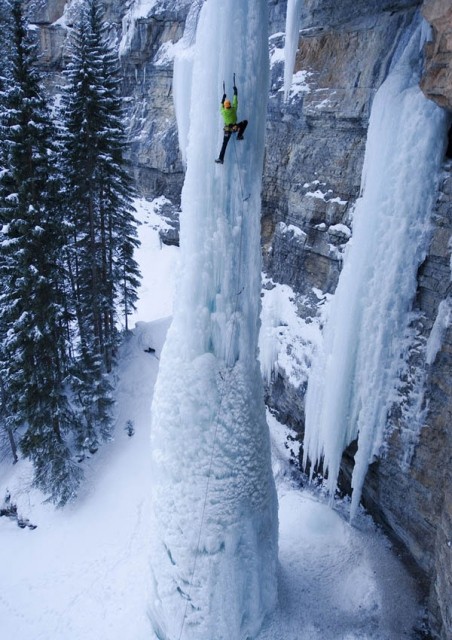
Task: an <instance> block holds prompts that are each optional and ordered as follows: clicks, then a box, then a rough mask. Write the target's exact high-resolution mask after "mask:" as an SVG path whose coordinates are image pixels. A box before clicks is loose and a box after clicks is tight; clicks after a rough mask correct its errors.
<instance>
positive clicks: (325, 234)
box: [27, 0, 452, 640]
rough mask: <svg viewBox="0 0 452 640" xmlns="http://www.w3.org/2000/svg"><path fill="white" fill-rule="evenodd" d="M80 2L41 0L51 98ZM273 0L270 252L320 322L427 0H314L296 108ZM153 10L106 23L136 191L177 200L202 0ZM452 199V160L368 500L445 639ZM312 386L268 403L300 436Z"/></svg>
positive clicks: (451, 447) (439, 97)
mask: <svg viewBox="0 0 452 640" xmlns="http://www.w3.org/2000/svg"><path fill="white" fill-rule="evenodd" d="M79 1H80V0H29V1H28V3H27V4H28V9H29V17H30V22H32V23H34V24H35V25H36V26H37V27H38V29H37V30H36V31H35V33H36V37H37V38H38V41H39V44H40V48H41V54H42V55H41V58H40V65H41V66H42V68H43V69H45V70H46V72H47V79H48V80H47V81H48V84H49V90H50V91H52V90H54V89H53V87H54V86H55V82H56V80H57V79H58V77H59V75H60V73H61V70H62V69H63V67H64V61H65V42H66V37H67V32H68V29H70V25H71V21H72V20H73V12H75V11H76V10H77V4H78V2H79ZM268 3H269V15H270V34H271V36H270V41H269V47H270V57H271V86H270V94H269V103H268V121H267V146H266V148H267V152H266V160H265V169H264V186H263V214H262V246H263V259H264V266H265V270H266V272H267V275H268V276H269V278H271V279H272V281H273V282H277V283H282V284H285V285H289V286H290V287H291V288H292V291H293V295H294V299H295V303H296V306H297V308H298V313H299V315H300V316H301V317H303V319H304V320H306V321H308V322H309V321H310V319H311V318H315V317H316V316H318V313H319V299H320V300H321V299H322V297H323V296H325V295H330V294H333V293H334V291H335V288H336V285H337V281H338V277H339V274H340V271H341V267H342V257H343V252H344V249H345V247H346V244H347V242H348V240H349V238H350V235H351V229H352V226H351V214H352V209H353V204H354V202H355V201H356V198H357V196H358V194H359V189H360V178H361V168H362V163H363V158H364V149H365V144H366V134H367V126H368V118H369V113H370V108H371V105H372V100H373V97H374V95H375V93H376V91H377V89H378V88H379V86H380V85H381V84H382V82H383V81H384V79H385V78H386V76H387V74H388V70H389V69H390V67H391V64H392V63H393V61H394V59H395V58H396V57H397V56H398V55H399V52H400V48H401V47H402V46H403V43H404V38H405V34H406V31H407V28H408V27H409V25H410V24H411V22H412V20H413V18H414V16H415V13H416V12H417V11H419V10H420V8H421V5H422V0H364V1H362V2H356V0H342V2H337V0H305V1H304V3H303V7H302V15H301V20H300V34H299V36H300V37H299V43H298V52H297V56H296V63H295V69H294V78H293V83H292V87H291V91H290V95H289V99H288V101H287V102H285V101H284V97H283V75H284V71H283V47H284V33H283V32H284V29H285V14H286V0H268ZM147 4H148V5H149V6H151V5H152V8H151V10H150V11H145V10H144V8H145V6H146V3H145V2H138V1H137V0H135V1H134V0H129V1H128V2H121V1H119V0H104V5H105V12H106V13H105V16H106V17H105V19H106V21H108V23H109V24H110V28H111V32H112V37H114V38H115V40H116V42H117V46H118V48H119V50H120V53H121V63H122V68H123V91H124V96H125V97H126V99H127V110H128V128H129V139H130V164H131V171H132V172H133V174H134V175H135V178H136V184H137V188H138V190H139V191H140V192H141V193H142V194H143V195H146V196H149V197H154V196H158V195H161V194H162V193H164V194H165V195H166V196H167V197H168V198H170V199H171V200H172V201H173V202H174V203H175V205H177V204H178V200H179V194H180V189H181V186H182V181H183V167H182V162H181V156H180V153H179V150H178V147H177V130H176V124H175V117H174V109H173V104H172V84H171V83H172V57H173V54H174V45H175V43H177V41H178V40H179V39H180V37H181V36H182V33H183V29H184V24H185V20H186V17H187V14H188V10H189V7H190V5H191V4H192V2H191V1H190V0H157V1H156V2H155V3H154V2H150V3H147ZM422 10H423V12H424V15H425V17H426V19H427V20H428V22H429V23H430V24H431V27H432V28H431V39H430V42H428V44H427V46H426V50H425V73H424V76H423V79H422V82H421V87H422V89H423V91H424V93H425V94H426V96H427V97H428V98H430V99H433V100H435V101H436V102H437V103H438V104H439V105H440V106H442V107H443V108H446V109H449V110H451V111H452V7H451V4H450V0H425V1H424V3H423V6H422ZM443 142H444V141H438V144H443ZM451 201H452V165H451V162H449V161H446V162H445V164H444V169H443V174H442V176H441V180H440V187H439V189H438V194H437V202H436V206H435V211H434V213H433V226H434V230H433V235H432V240H431V245H430V250H429V254H428V256H427V258H426V260H425V261H424V263H423V264H422V265H421V266H420V268H419V274H418V292H417V297H416V300H415V301H414V306H413V311H414V312H415V318H416V319H415V321H414V322H415V329H416V332H417V336H418V339H417V341H416V344H415V345H413V346H412V348H411V349H410V352H409V354H408V356H407V362H406V372H407V373H406V374H405V378H404V379H403V380H401V389H402V390H403V393H402V396H403V398H402V400H401V401H400V402H399V403H398V404H397V403H396V404H395V405H394V407H393V408H392V410H391V415H390V416H389V417H388V433H390V436H389V438H388V442H387V447H386V454H385V455H383V456H382V457H381V458H380V459H379V460H377V461H376V462H375V463H374V464H373V465H371V468H370V469H369V473H368V476H367V481H366V485H365V488H364V493H363V502H364V504H365V505H366V507H367V508H368V509H369V510H370V511H371V512H372V513H373V514H374V515H375V517H376V518H378V519H379V520H380V521H381V522H382V523H383V524H384V525H385V527H386V529H387V530H388V531H389V532H390V533H391V535H392V536H393V537H394V538H396V539H397V540H398V541H399V542H400V543H401V545H402V546H403V548H404V549H405V550H406V551H407V554H408V555H409V557H410V558H411V559H412V561H413V563H414V564H415V565H416V567H417V568H418V569H419V571H420V575H421V577H422V580H421V581H422V582H424V584H425V588H426V590H428V592H429V611H430V622H431V627H432V633H433V634H434V636H435V637H438V638H441V639H442V640H446V639H447V638H450V637H451V634H452V493H451V486H452V485H451V473H452V466H451V452H452V442H451V439H452V427H451V423H452V420H451V410H452V409H451V407H452V402H451V397H452V330H451V328H450V314H451V285H450V260H451V244H450V236H451V227H452V205H451ZM173 241H174V239H173ZM435 336H436V338H437V345H436V347H435V345H433V342H434V339H435ZM432 345H433V346H432ZM288 351H289V353H288V354H287V355H288V357H289V358H290V349H288ZM427 356H428V357H427ZM426 359H427V364H426ZM294 366H296V363H295V364H294ZM416 380H417V381H419V380H422V384H423V388H424V389H425V394H424V400H425V401H424V404H423V405H422V407H420V408H419V410H420V411H422V416H423V424H424V427H423V429H422V430H421V432H420V436H419V439H418V440H415V439H414V440H413V441H412V442H411V441H410V424H409V419H407V417H406V416H407V412H406V411H405V405H407V404H409V403H411V402H413V399H412V397H411V396H412V390H413V388H414V386H415V381H416ZM305 389H306V380H304V381H303V383H301V384H299V385H298V386H294V384H293V383H292V381H291V379H290V376H289V375H288V373H287V371H285V370H284V369H283V368H282V369H279V370H278V372H276V374H275V376H274V378H273V379H272V381H271V383H269V384H268V387H267V401H268V404H269V406H270V407H271V409H272V410H273V411H275V412H276V414H277V415H278V417H279V418H280V419H281V420H283V421H285V422H287V423H288V424H290V425H291V426H292V427H293V429H294V430H295V431H296V432H297V434H298V436H297V437H299V438H300V439H302V436H303V430H304V392H305ZM410 394H411V395H410ZM408 413H409V412H408ZM407 439H408V442H411V445H410V446H411V449H410V455H409V460H408V462H407V455H406V453H407V452H406V446H407V445H406V443H407ZM349 453H350V452H347V453H346V455H344V458H343V473H342V482H343V487H344V488H345V489H346V488H347V483H348V478H349V477H350V471H351V464H352V462H351V457H350V455H349Z"/></svg>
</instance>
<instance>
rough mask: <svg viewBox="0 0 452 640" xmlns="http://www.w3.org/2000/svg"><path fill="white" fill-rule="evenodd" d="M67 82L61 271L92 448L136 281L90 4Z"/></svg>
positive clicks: (116, 129)
mask: <svg viewBox="0 0 452 640" xmlns="http://www.w3.org/2000/svg"><path fill="white" fill-rule="evenodd" d="M67 81H68V82H67V88H66V91H65V96H64V99H63V120H64V124H65V129H66V135H65V159H66V160H65V177H66V183H67V192H66V193H67V203H68V210H69V211H70V222H71V229H72V232H71V238H72V243H71V247H70V251H69V252H68V270H69V273H70V275H71V283H72V290H73V299H74V304H75V313H76V317H77V324H78V333H79V349H78V370H77V371H78V378H77V379H78V384H77V393H78V398H79V400H80V402H81V404H82V406H83V407H84V411H85V416H86V432H85V434H84V436H83V442H84V443H85V445H84V446H86V445H87V446H88V448H89V449H92V448H96V447H97V444H98V441H99V440H101V439H105V438H107V437H108V434H109V425H110V418H109V408H110V404H111V398H110V388H109V383H108V377H107V374H108V373H109V372H110V371H111V370H112V367H113V365H114V362H115V354H116V349H117V345H118V337H119V334H118V329H117V321H118V309H122V310H123V312H124V314H125V316H126V318H127V315H128V314H130V313H131V312H132V311H133V309H134V305H135V301H136V289H137V286H138V282H139V270H138V266H137V264H136V262H135V260H134V257H133V253H134V249H135V248H136V247H137V245H138V240H137V233H136V221H135V219H134V217H133V207H132V195H133V194H132V188H131V180H130V178H129V176H128V174H127V172H126V170H125V162H124V147H125V137H124V131H123V124H122V123H123V119H124V118H123V109H122V102H121V98H120V94H119V63H118V59H117V56H116V55H115V54H114V53H113V51H112V50H111V48H110V45H109V42H108V35H107V32H106V29H105V27H104V25H103V23H102V17H101V12H100V7H99V5H98V3H97V1H96V0H87V2H85V3H84V4H83V5H82V6H81V11H80V17H79V21H78V24H77V25H76V28H75V29H74V32H73V39H72V46H71V59H70V63H69V65H68V71H67ZM80 444H81V443H80Z"/></svg>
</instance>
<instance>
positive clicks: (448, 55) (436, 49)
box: [421, 0, 452, 110]
mask: <svg viewBox="0 0 452 640" xmlns="http://www.w3.org/2000/svg"><path fill="white" fill-rule="evenodd" d="M422 13H423V14H424V16H425V19H426V20H427V21H428V22H429V23H430V24H431V26H432V39H431V41H430V42H429V43H427V45H426V47H425V58H426V61H425V73H424V77H423V79H422V82H421V88H422V90H423V91H424V93H425V95H426V96H427V97H428V98H430V99H431V100H434V101H435V102H437V103H438V104H439V105H440V106H441V107H445V108H446V109H450V110H452V4H451V3H450V1H449V0H425V2H424V4H423V6H422Z"/></svg>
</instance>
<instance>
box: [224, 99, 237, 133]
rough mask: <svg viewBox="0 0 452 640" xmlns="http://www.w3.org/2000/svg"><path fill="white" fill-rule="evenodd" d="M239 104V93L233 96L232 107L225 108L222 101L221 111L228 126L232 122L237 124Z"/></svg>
mask: <svg viewBox="0 0 452 640" xmlns="http://www.w3.org/2000/svg"><path fill="white" fill-rule="evenodd" d="M238 106H239V101H238V98H237V95H234V96H233V98H232V103H231V108H230V109H225V107H224V105H223V103H221V105H220V113H221V115H222V116H223V120H224V124H225V126H226V127H227V126H228V125H230V124H235V123H236V122H237V107H238Z"/></svg>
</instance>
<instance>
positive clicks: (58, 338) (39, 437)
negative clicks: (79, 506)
mask: <svg viewBox="0 0 452 640" xmlns="http://www.w3.org/2000/svg"><path fill="white" fill-rule="evenodd" d="M12 17H13V25H14V33H13V39H12V44H13V52H12V72H11V80H10V85H9V87H8V88H6V89H5V91H4V92H3V94H2V106H3V109H2V114H1V116H2V117H1V120H2V133H3V134H4V137H3V143H2V147H3V154H4V159H5V165H4V170H3V171H2V173H1V176H0V220H1V221H2V224H3V226H2V231H1V234H0V284H1V293H0V333H1V348H0V357H1V358H2V361H1V363H0V366H1V372H0V373H1V375H2V381H3V384H4V385H5V387H6V393H7V395H8V398H9V402H8V404H9V407H10V416H13V419H14V423H15V426H16V428H20V429H21V430H22V433H23V434H22V437H21V440H20V448H21V450H22V452H23V454H24V455H25V456H26V457H28V458H30V459H31V460H32V461H33V465H34V469H35V478H34V482H35V485H36V486H37V487H39V488H40V489H42V490H43V491H44V492H46V493H50V498H51V499H52V500H53V501H54V502H55V503H57V504H59V505H62V504H64V503H65V502H67V500H69V499H71V498H72V497H73V496H74V495H75V493H76V490H77V487H78V485H79V483H80V481H81V478H82V471H81V469H80V467H79V466H78V465H77V464H76V463H75V462H74V460H73V459H72V456H71V445H70V440H71V438H72V437H73V433H74V431H77V430H79V421H78V419H77V416H76V415H75V414H74V412H73V411H72V408H71V404H70V402H69V399H68V397H67V392H66V388H67V376H68V370H69V361H68V351H69V347H68V344H67V336H66V334H67V318H66V314H67V308H68V305H67V302H66V273H65V270H64V266H63V262H62V259H61V256H62V254H63V253H64V250H65V237H66V232H65V224H64V217H63V212H62V209H61V206H60V204H59V200H60V197H61V188H60V182H59V171H58V168H57V166H56V165H57V152H56V149H55V147H54V145H53V144H52V140H53V139H54V138H55V131H54V129H53V127H52V124H51V119H50V114H49V109H48V107H47V104H46V101H45V99H44V96H43V93H42V91H41V88H40V85H39V78H38V75H37V72H36V70H35V68H34V66H33V59H34V58H33V50H32V48H31V46H30V45H29V43H28V41H27V33H26V26H25V23H24V19H23V16H22V9H21V2H20V1H19V0H15V2H14V3H13V8H12Z"/></svg>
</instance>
